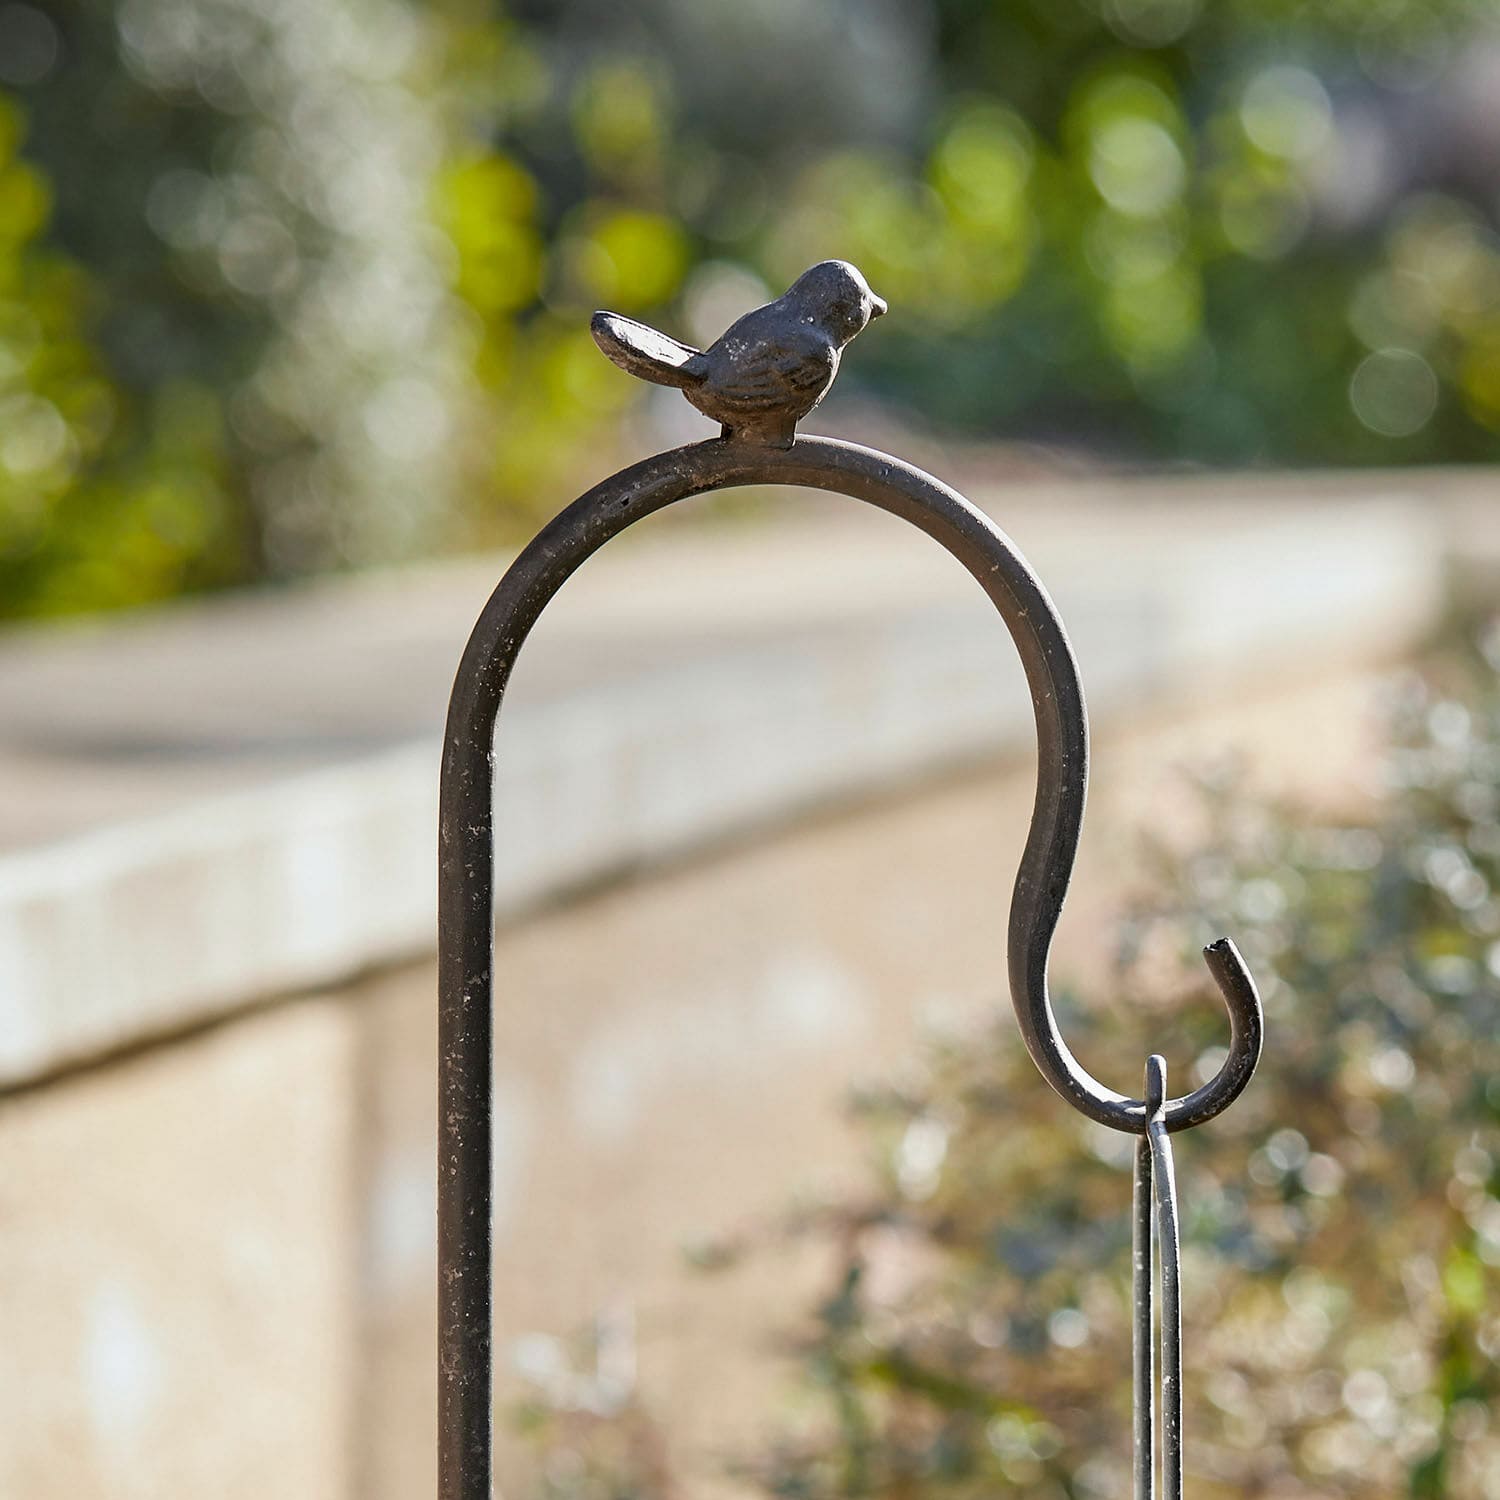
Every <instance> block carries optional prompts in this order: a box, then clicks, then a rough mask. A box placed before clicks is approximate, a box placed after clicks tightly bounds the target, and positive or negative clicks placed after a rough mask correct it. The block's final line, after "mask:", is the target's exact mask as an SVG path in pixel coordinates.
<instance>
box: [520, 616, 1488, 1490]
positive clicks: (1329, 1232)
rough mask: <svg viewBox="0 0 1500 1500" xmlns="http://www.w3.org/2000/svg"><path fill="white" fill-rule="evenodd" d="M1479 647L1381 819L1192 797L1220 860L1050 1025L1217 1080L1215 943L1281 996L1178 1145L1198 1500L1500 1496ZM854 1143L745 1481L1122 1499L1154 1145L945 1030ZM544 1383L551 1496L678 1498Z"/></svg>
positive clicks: (1161, 862)
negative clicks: (1080, 1110) (1156, 1049)
mask: <svg viewBox="0 0 1500 1500" xmlns="http://www.w3.org/2000/svg"><path fill="white" fill-rule="evenodd" d="M1481 643H1482V650H1480V651H1476V652H1472V653H1465V654H1464V655H1463V657H1462V658H1459V657H1454V656H1449V657H1447V658H1445V659H1444V660H1443V661H1442V663H1441V664H1440V665H1438V666H1437V667H1435V668H1434V669H1433V670H1432V671H1430V672H1428V673H1426V674H1413V675H1411V676H1409V677H1406V678H1404V679H1403V680H1401V681H1399V682H1397V683H1395V684H1394V685H1393V688H1392V695H1391V698H1392V705H1391V706H1392V710H1393V714H1394V719H1395V733H1394V740H1393V744H1392V746H1391V749H1390V751H1389V753H1388V756H1387V759H1386V771H1387V778H1388V783H1389V785H1388V795H1387V796H1386V798H1385V799H1384V800H1383V803H1382V805H1381V806H1380V807H1379V809H1378V811H1376V812H1375V813H1374V814H1373V815H1372V816H1370V817H1368V818H1366V819H1359V820H1352V821H1343V822H1334V821H1330V820H1328V819H1327V818H1326V817H1319V816H1316V815H1313V814H1311V813H1309V812H1308V811H1307V810H1306V809H1296V808H1281V809H1277V808H1269V807H1266V806H1264V805H1261V804H1258V803H1256V802H1255V801H1253V800H1251V799H1247V798H1246V797H1245V796H1244V794H1243V788H1241V787H1239V786H1238V785H1237V784H1236V782H1235V780H1234V779H1233V778H1230V777H1224V778H1219V779H1218V780H1216V781H1215V780H1210V781H1206V782H1205V783H1204V784H1203V787H1202V795H1203V809H1204V813H1205V823H1204V827H1205V830H1206V836H1205V837H1204V839H1203V841H1202V843H1201V844H1195V845H1194V846H1193V847H1191V848H1187V849H1182V848H1169V847H1160V846H1158V847H1154V848H1152V849H1151V850H1150V851H1149V853H1148V857H1147V859H1146V861H1145V863H1144V865H1143V880H1144V884H1145V886H1146V887H1147V888H1148V889H1149V890H1150V892H1151V896H1150V898H1149V900H1146V901H1143V902H1142V903H1141V904H1140V905H1138V906H1137V907H1136V908H1135V909H1134V910H1132V912H1131V913H1130V915H1129V917H1128V919H1127V920H1126V922H1125V924H1124V926H1123V929H1122V935H1121V943H1120V949H1119V954H1118V963H1117V970H1116V973H1115V975H1114V981H1115V984H1114V989H1115V992H1114V994H1113V995H1112V997H1111V1000H1112V1003H1111V1004H1109V1005H1108V1006H1104V1005H1099V1004H1094V1003H1090V1002H1088V1001H1086V1000H1085V999H1083V998H1081V997H1079V996H1076V995H1075V996H1073V997H1072V998H1071V999H1070V1000H1069V1001H1068V1003H1067V1011H1068V1014H1067V1015H1066V1016H1065V1018H1064V1030H1065V1032H1066V1034H1067V1035H1068V1036H1069V1037H1070V1039H1072V1041H1073V1042H1074V1044H1075V1045H1077V1044H1079V1043H1086V1044H1087V1045H1086V1046H1085V1048H1084V1051H1085V1054H1086V1055H1089V1054H1095V1055H1097V1056H1099V1057H1101V1058H1104V1059H1116V1060H1118V1059H1119V1058H1120V1057H1122V1056H1128V1055H1130V1053H1131V1051H1132V1050H1134V1048H1133V1045H1132V1041H1131V1039H1130V1037H1128V1036H1126V1035H1125V1032H1124V1027H1123V1026H1122V1017H1127V1016H1133V1017H1135V1018H1137V1019H1138V1018H1139V1016H1140V1015H1141V1014H1142V1013H1145V1014H1148V1015H1150V1016H1151V1018H1152V1019H1151V1022H1150V1028H1149V1029H1150V1033H1151V1037H1152V1045H1153V1046H1155V1045H1156V1044H1157V1043H1158V1041H1161V1042H1162V1043H1164V1044H1165V1045H1164V1046H1163V1050H1164V1051H1165V1052H1166V1053H1167V1055H1169V1056H1176V1057H1178V1058H1195V1059H1196V1061H1195V1063H1194V1064H1193V1065H1192V1068H1191V1070H1188V1069H1184V1072H1187V1071H1191V1072H1192V1073H1193V1074H1194V1075H1196V1081H1203V1080H1204V1079H1206V1078H1207V1077H1208V1076H1211V1074H1212V1073H1213V1072H1214V1071H1215V1070H1217V1068H1218V1066H1219V1063H1220V1060H1221V1056H1222V1054H1221V1052H1220V1050H1219V1048H1220V1045H1221V1038H1222V1025H1223V1022H1222V1016H1221V1015H1220V1014H1218V1006H1217V1005H1216V1003H1215V1002H1214V1000H1213V999H1211V998H1210V997H1209V992H1208V991H1207V989H1206V987H1205V986H1204V985H1203V984H1202V982H1201V980H1200V979H1199V977H1198V976H1199V974H1200V973H1201V970H1200V968H1199V966H1198V964H1197V963H1196V953H1195V950H1196V948H1197V947H1198V945H1200V944H1201V943H1202V942H1204V941H1206V940H1209V939H1211V938H1212V937H1214V936H1216V935H1217V933H1218V931H1219V930H1221V929H1220V928H1219V927H1218V924H1219V923H1221V922H1222V923H1225V924H1226V925H1228V926H1229V927H1231V928H1232V930H1233V931H1234V932H1235V934H1236V936H1237V938H1239V939H1240V940H1241V942H1242V945H1243V947H1244V950H1245V952H1246V956H1247V957H1248V958H1249V960H1250V965H1251V968H1252V970H1253V972H1255V973H1256V974H1257V975H1258V976H1259V978H1260V981H1261V984H1262V986H1263V989H1264V998H1265V1001H1266V1010H1267V1046H1266V1055H1265V1058H1264V1060H1263V1062H1262V1066H1261V1069H1260V1072H1259V1074H1258V1075H1257V1077H1256V1080H1255V1082H1254V1083H1253V1085H1252V1086H1251V1088H1250V1089H1249V1091H1248V1092H1247V1093H1246V1094H1245V1096H1244V1097H1243V1098H1242V1099H1241V1100H1240V1101H1238V1102H1237V1103H1236V1104H1235V1106H1234V1107H1233V1108H1232V1109H1230V1110H1229V1111H1228V1112H1227V1113H1226V1114H1224V1115H1223V1116H1221V1117H1220V1118H1219V1119H1218V1120H1216V1121H1215V1122H1214V1123H1213V1125H1212V1126H1211V1127H1209V1128H1207V1129H1205V1130H1203V1131H1202V1132H1199V1133H1193V1134H1189V1135H1186V1136H1178V1137H1177V1152H1176V1154H1177V1161H1178V1173H1179V1181H1180V1188H1181V1196H1182V1215H1183V1217H1182V1233H1183V1268H1184V1328H1185V1333H1184V1338H1185V1381H1184V1389H1185V1404H1186V1412H1185V1430H1186V1434H1187V1483H1188V1489H1189V1491H1190V1492H1191V1493H1192V1494H1194V1495H1196V1496H1201V1497H1204V1500H1220V1497H1222V1500H1230V1497H1234V1500H1246V1497H1252V1496H1265V1497H1273V1496H1274V1497H1277V1500H1293V1497H1304V1496H1306V1497H1311V1496H1319V1497H1323V1500H1328V1497H1334V1496H1348V1497H1350V1500H1354V1497H1359V1500H1374V1497H1391V1500H1395V1497H1398V1496H1402V1497H1411V1500H1438V1497H1444V1500H1487V1497H1490V1496H1493V1495H1494V1494H1495V1493H1496V1488H1497V1486H1500V1429H1497V1427H1496V1424H1495V1421H1494V1417H1493V1407H1494V1402H1495V1400H1496V1398H1497V1396H1500V1024H1497V1022H1500V623H1497V624H1495V625H1492V626H1491V627H1490V628H1489V629H1488V630H1487V631H1486V632H1485V633H1484V634H1483V635H1482V637H1481ZM1185 965H1191V969H1188V968H1185V967H1184V966H1185ZM1186 972H1191V973H1192V974H1193V978H1192V980H1191V981H1190V982H1189V983H1188V984H1187V985H1186V986H1185V985H1184V984H1183V982H1182V975H1183V974H1184V973H1186ZM1142 1065H1144V1059H1142ZM1179 1066H1181V1064H1179ZM1102 1071H1104V1073H1105V1076H1108V1077H1109V1078H1110V1080H1111V1081H1112V1082H1113V1083H1114V1084H1115V1085H1116V1086H1117V1087H1129V1085H1130V1080H1129V1079H1126V1078H1122V1077H1120V1076H1119V1070H1118V1066H1116V1067H1114V1068H1110V1069H1106V1070H1102ZM1169 1082H1170V1080H1169ZM1187 1083H1188V1079H1187V1078H1186V1077H1185V1076H1182V1075H1179V1080H1178V1084H1177V1090H1185V1088H1186V1086H1187ZM1174 1091H1175V1090H1174ZM857 1117H858V1119H859V1120H860V1121H861V1122H862V1126H863V1129H864V1132H865V1134H866V1138H867V1139H868V1141H869V1143H870V1145H871V1147H872V1157H873V1161H874V1164H875V1173H874V1178H873V1181H872V1182H871V1185H870V1188H869V1190H868V1191H867V1192H865V1193H863V1194H861V1195H858V1196H856V1197H853V1198H851V1199H849V1200H848V1201H843V1202H831V1203H825V1204H823V1205H821V1206H819V1207H816V1208H814V1209H812V1210H804V1211H802V1212H800V1213H799V1215H798V1216H797V1217H796V1218H795V1219H794V1221H793V1222H792V1228H793V1230H794V1232H796V1233H797V1234H800V1235H804V1236H812V1237H813V1239H814V1240H815V1241H816V1242H819V1243H821V1244H823V1245H824V1246H825V1248H826V1250H827V1251H828V1253H829V1254H830V1256H831V1257H832V1260H833V1263H834V1274H833V1281H832V1290H831V1293H830V1295H829V1296H828V1297H827V1298H826V1300H824V1301H822V1302H821V1303H819V1304H818V1305H817V1306H815V1307H814V1308H812V1309H810V1310H809V1314H808V1316H807V1317H806V1318H805V1320H804V1321H803V1323H802V1324H801V1325H800V1326H799V1327H797V1328H794V1329H793V1330H791V1336H792V1338H793V1347H794V1349H795V1351H796V1353H797V1356H798V1359H799V1362H800V1365H801V1372H802V1374H801V1381H800V1389H801V1404H800V1416H799V1417H798V1418H797V1419H796V1420H795V1421H794V1423H793V1424H792V1426H791V1427H790V1428H788V1429H787V1430H786V1432H785V1434H784V1436H783V1437H782V1438H781V1439H780V1440H779V1441H777V1442H776V1443H774V1444H772V1445H771V1446H770V1447H769V1448H768V1450H767V1451H764V1452H762V1453H760V1454H758V1455H754V1456H751V1457H749V1458H748V1459H746V1460H745V1461H743V1462H742V1463H741V1464H740V1466H739V1469H738V1472H739V1474H740V1477H741V1478H744V1479H749V1480H751V1481H753V1482H754V1483H755V1484H756V1485H758V1486H759V1487H760V1488H761V1489H763V1490H764V1491H765V1492H766V1493H767V1494H770V1495H773V1496H778V1497H783V1500H856V1497H868V1496H884V1497H902V1496H905V1497H910V1496H916V1495H921V1496H924V1497H927V1500H938V1497H948V1500H978V1497H981V1496H986V1495H992V1494H997V1493H999V1494H1005V1493H1012V1492H1016V1493H1024V1494H1026V1495H1028V1496H1031V1497H1034V1500H1064V1497H1067V1500H1094V1497H1099V1500H1105V1497H1109V1500H1118V1497H1119V1496H1121V1495H1126V1494H1128V1493H1129V1492H1130V1470H1129V1454H1128V1441H1129V1430H1130V1420H1129V1412H1128V1402H1129V1383H1130V1321H1131V1320H1130V1307H1129V1296H1130V1263H1131V1254H1130V1217H1131V1216H1130V1165H1131V1157H1132V1149H1133V1138H1131V1137H1127V1136H1124V1135H1119V1134H1115V1133H1112V1132H1109V1131H1107V1130H1104V1129H1102V1128H1101V1127H1098V1126H1094V1125H1092V1124H1091V1123H1088V1122H1081V1121H1079V1119H1078V1118H1077V1117H1076V1116H1074V1115H1073V1114H1072V1113H1071V1112H1070V1111H1068V1110H1067V1109H1066V1108H1065V1107H1064V1106H1063V1105H1062V1104H1060V1103H1059V1101H1058V1100H1057V1099H1056V1098H1055V1097H1054V1096H1053V1095H1052V1094H1051V1093H1050V1092H1049V1091H1048V1089H1047V1088H1046V1086H1045V1085H1044V1084H1043V1083H1042V1082H1041V1080H1040V1077H1039V1076H1038V1074H1037V1073H1036V1070H1035V1069H1034V1068H1033V1067H1032V1065H1031V1063H1030V1061H1029V1059H1028V1058H1027V1056H1026V1054H1025V1052H1024V1050H1023V1049H1022V1046H1021V1044H1020V1042H1019V1040H1018V1038H1017V1035H1016V1032H1015V1028H1014V1026H1013V1024H1012V1023H1011V1022H1010V1020H1009V1018H1006V1019H1005V1020H1004V1021H1003V1022H1001V1023H999V1024H995V1025H993V1026H986V1027H984V1028H982V1029H979V1030H976V1031H973V1032H970V1033H966V1034H962V1035H952V1034H950V1035H948V1036H946V1037H943V1038H939V1039H937V1040H936V1041H934V1042H933V1043H932V1045H930V1046H929V1047H928V1049H927V1052H926V1055H925V1059H924V1061H923V1063H922V1066H921V1067H920V1069H918V1070H916V1071H915V1072H914V1074H913V1076H911V1077H909V1078H904V1079H903V1080H902V1081H900V1082H899V1083H898V1084H894V1085H891V1086H887V1087H882V1088H878V1089H873V1090H869V1091H867V1092H865V1093H864V1094H862V1095H861V1096H860V1098H859V1100H858V1103H857ZM753 1245H754V1240H753V1238H752V1239H751V1240H750V1241H749V1243H748V1244H747V1243H746V1242H745V1241H743V1240H742V1241H740V1242H737V1243H731V1244H729V1245H727V1246H726V1247H725V1249H724V1252H723V1253H722V1254H721V1255H720V1256H719V1257H718V1258H717V1259H718V1261H719V1263H722V1262H723V1261H724V1260H725V1259H726V1258H728V1256H729V1255H730V1254H734V1253H743V1252H744V1251H745V1250H746V1249H747V1248H753ZM731 1357H732V1355H731V1354H730V1352H729V1351H726V1352H725V1358H726V1359H727V1358H731ZM615 1362H616V1363H617V1364H618V1363H619V1361H618V1359H617V1360H616V1361H615ZM537 1364H538V1362H537V1361H535V1360H533V1361H532V1365H533V1366H537ZM543 1373H545V1372H543ZM536 1389H537V1391H538V1399H537V1400H536V1401H535V1402H534V1403H533V1404H532V1405H530V1406H529V1407H528V1409H527V1421H528V1423H529V1424H530V1427H531V1430H532V1431H533V1433H534V1434H535V1435H536V1436H537V1437H538V1439H539V1441H540V1442H541V1443H542V1445H543V1448H544V1450H545V1452H546V1453H547V1455H548V1462H547V1464H546V1465H545V1468H544V1480H543V1488H544V1490H545V1493H546V1495H547V1500H661V1497H663V1496H666V1495H670V1494H672V1493H674V1492H675V1490H676V1486H674V1485H673V1484H672V1482H671V1475H670V1467H669V1466H667V1467H666V1468H665V1470H664V1459H663V1457H662V1454H663V1451H664V1444H663V1434H664V1435H665V1439H666V1443H665V1446H666V1447H668V1448H669V1447H670V1438H671V1428H670V1424H668V1425H667V1426H666V1427H665V1428H664V1429H662V1428H658V1429H657V1430H656V1436H655V1440H654V1441H653V1440H651V1439H650V1438H649V1437H648V1434H649V1433H650V1431H651V1428H652V1424H651V1421H650V1413H649V1412H647V1411H644V1410H642V1409H641V1408H640V1406H639V1404H633V1403H632V1402H631V1401H629V1400H627V1399H625V1398H624V1396H623V1394H622V1393H621V1392H620V1391H618V1390H614V1391H609V1390H605V1389H604V1388H603V1387H602V1386H600V1385H599V1383H598V1382H597V1381H596V1382H594V1383H593V1384H591V1385H587V1386H577V1385H574V1386H569V1385H567V1384H566V1383H565V1382H559V1381H557V1380H556V1379H555V1378H553V1379H551V1380H550V1382H549V1381H548V1380H546V1379H538V1380H537V1381H536ZM601 1393H602V1394H603V1395H604V1396H606V1397H609V1398H610V1399H609V1400H600V1399H598V1398H599V1397H600V1396H601ZM664 1473H665V1477H664Z"/></svg>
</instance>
